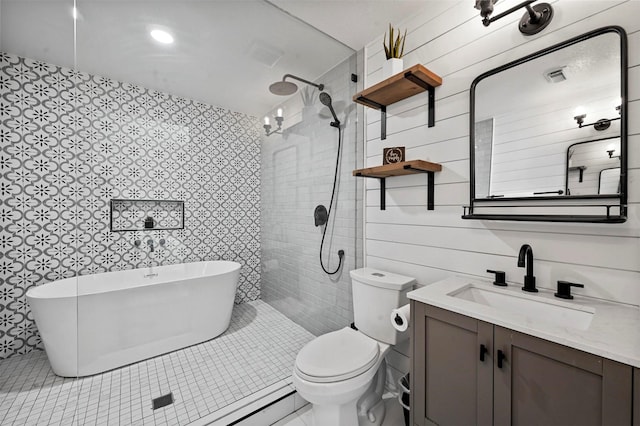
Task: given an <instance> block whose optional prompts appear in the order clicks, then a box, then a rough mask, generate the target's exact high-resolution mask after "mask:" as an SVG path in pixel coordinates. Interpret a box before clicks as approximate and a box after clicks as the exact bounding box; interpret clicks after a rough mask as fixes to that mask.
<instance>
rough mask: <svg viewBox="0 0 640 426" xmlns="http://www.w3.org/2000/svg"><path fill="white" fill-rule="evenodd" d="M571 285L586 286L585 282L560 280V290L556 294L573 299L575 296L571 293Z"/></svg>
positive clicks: (562, 297) (556, 295)
mask: <svg viewBox="0 0 640 426" xmlns="http://www.w3.org/2000/svg"><path fill="white" fill-rule="evenodd" d="M571 287H580V288H584V284H578V283H572V282H569V281H558V292H557V293H554V296H555V297H559V298H561V299H573V296H572V295H571Z"/></svg>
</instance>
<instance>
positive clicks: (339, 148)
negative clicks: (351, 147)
mask: <svg viewBox="0 0 640 426" xmlns="http://www.w3.org/2000/svg"><path fill="white" fill-rule="evenodd" d="M337 127H338V153H337V154H336V168H335V171H334V173H333V189H331V201H329V211H328V212H327V223H326V224H325V225H324V229H323V230H322V241H321V242H320V266H321V267H322V270H323V271H324V272H325V273H326V274H327V275H335V274H337V273H338V271H340V268H342V260H343V258H344V250H338V257H339V259H340V261H339V263H338V266H337V267H336V269H335V270H334V271H330V270H328V269H327V268H325V266H324V263H323V261H322V248H323V246H324V238H325V235H326V234H327V228H328V227H329V218H330V217H331V208H332V207H333V199H334V197H335V195H336V183H337V181H338V168H339V167H340V154H341V152H342V129H341V128H340V125H338V126H337Z"/></svg>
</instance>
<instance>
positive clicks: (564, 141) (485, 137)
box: [463, 26, 627, 223]
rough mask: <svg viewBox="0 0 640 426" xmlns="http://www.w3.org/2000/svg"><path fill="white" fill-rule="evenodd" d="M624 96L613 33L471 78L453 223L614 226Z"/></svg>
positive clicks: (622, 176) (621, 172)
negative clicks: (466, 187)
mask: <svg viewBox="0 0 640 426" xmlns="http://www.w3.org/2000/svg"><path fill="white" fill-rule="evenodd" d="M626 94H627V40H626V34H625V32H624V30H623V29H622V28H620V27H615V26H611V27H605V28H600V29H597V30H594V31H591V32H589V33H586V34H583V35H581V36H578V37H574V38H572V39H569V40H567V41H565V42H563V43H559V44H556V45H554V46H551V47H549V48H547V49H543V50H541V51H539V52H536V53H533V54H531V55H528V56H526V57H524V58H521V59H519V60H516V61H513V62H510V63H508V64H505V65H503V66H501V67H498V68H496V69H493V70H491V71H488V72H486V73H484V74H482V75H480V76H478V77H477V78H476V79H475V80H474V81H473V84H472V85H471V114H470V117H471V120H470V135H471V138H470V185H471V188H470V194H471V200H470V205H469V206H467V207H465V212H464V215H463V218H465V219H498V220H531V221H556V222H616V223H619V222H624V221H625V220H626V203H627V196H626V183H627V182H626V169H627V166H626V162H627V158H626V157H627V156H626V152H627V131H626V129H627V117H626V110H627V105H626ZM609 151H611V153H609Z"/></svg>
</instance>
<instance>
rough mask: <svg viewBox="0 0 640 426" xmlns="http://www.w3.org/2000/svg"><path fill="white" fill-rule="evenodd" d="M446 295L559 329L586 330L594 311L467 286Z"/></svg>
mask: <svg viewBox="0 0 640 426" xmlns="http://www.w3.org/2000/svg"><path fill="white" fill-rule="evenodd" d="M448 295H449V296H452V297H455V298H458V299H462V300H467V301H470V302H475V303H478V304H481V305H484V306H489V307H491V308H494V309H497V310H500V311H503V312H508V313H514V314H519V315H524V316H525V317H527V320H529V321H531V322H533V323H535V322H536V321H542V322H545V323H549V322H551V323H553V324H555V325H557V326H560V327H571V328H576V329H579V330H586V329H588V328H589V324H591V320H592V319H593V314H594V313H595V309H593V308H589V307H585V306H575V307H574V306H569V305H568V303H566V302H565V303H563V302H555V301H553V300H546V299H538V298H537V297H536V296H527V295H524V294H522V295H520V294H517V293H514V292H510V291H506V290H499V289H493V288H487V287H482V286H479V285H475V284H468V285H466V286H464V287H462V288H459V289H457V290H455V291H452V292H451V293H448Z"/></svg>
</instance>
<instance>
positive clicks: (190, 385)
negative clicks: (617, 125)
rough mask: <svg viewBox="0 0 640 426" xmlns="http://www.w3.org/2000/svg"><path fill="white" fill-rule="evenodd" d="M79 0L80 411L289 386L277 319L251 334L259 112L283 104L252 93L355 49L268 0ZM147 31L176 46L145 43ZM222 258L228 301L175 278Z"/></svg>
mask: <svg viewBox="0 0 640 426" xmlns="http://www.w3.org/2000/svg"><path fill="white" fill-rule="evenodd" d="M76 6H77V12H78V21H77V69H78V79H79V84H78V90H79V92H80V93H81V105H80V106H79V113H80V115H81V116H82V122H81V127H80V129H79V133H78V134H79V135H80V137H81V138H80V139H81V141H82V145H81V150H80V152H79V156H78V158H79V159H80V163H81V168H80V170H81V173H80V176H79V181H80V182H81V183H82V194H83V196H82V198H81V200H80V211H81V217H82V218H83V220H82V222H80V225H79V231H80V235H81V238H80V246H79V252H80V256H81V259H82V262H81V269H80V275H81V277H80V283H79V288H80V292H81V295H82V296H81V297H80V300H79V302H78V312H79V314H78V321H79V324H80V330H79V337H78V340H79V350H78V359H79V363H80V376H85V375H86V374H92V376H91V377H88V378H86V379H83V381H82V386H81V389H80V393H81V403H80V407H79V412H80V413H83V415H84V416H85V418H87V419H93V418H95V417H98V418H99V417H101V416H104V415H107V416H109V418H110V419H111V416H112V415H114V416H118V419H117V421H118V422H119V423H120V424H132V423H133V424H135V423H142V422H144V423H145V424H146V423H147V422H150V423H153V422H167V421H168V422H169V423H175V424H187V423H189V422H193V421H196V420H199V419H205V420H206V421H210V420H215V419H216V418H218V417H219V416H220V415H221V414H220V412H222V411H225V410H227V412H230V410H232V408H233V407H235V406H239V405H238V404H240V405H242V404H246V403H247V398H251V397H252V395H253V394H255V393H256V392H258V391H264V390H265V389H270V388H271V387H272V386H276V385H277V383H278V382H282V381H285V382H286V380H287V378H288V377H289V376H290V373H291V365H292V360H291V362H288V361H287V362H286V363H285V364H283V365H279V364H278V365H276V364H272V362H281V363H282V359H287V358H286V357H291V356H295V352H293V351H294V350H295V349H294V350H292V351H289V352H291V353H287V354H286V356H284V355H282V354H281V352H278V351H279V350H280V351H282V350H283V347H280V346H279V345H278V344H277V343H275V342H276V340H275V339H277V338H279V337H280V336H279V335H278V334H280V333H279V329H277V328H273V329H270V328H268V327H263V328H258V329H254V328H252V327H254V326H255V323H256V322H257V321H256V320H255V317H256V316H257V315H258V313H256V312H257V311H260V309H258V308H256V307H255V306H254V305H250V303H251V302H254V301H256V300H257V299H259V298H260V289H261V273H262V266H261V262H260V259H261V250H260V235H261V234H260V230H261V226H262V225H261V223H262V219H261V209H260V205H261V194H260V186H261V174H260V167H261V164H260V163H261V159H260V152H261V149H262V147H261V134H262V131H263V129H262V127H261V123H260V119H259V118H258V116H262V115H263V113H264V111H266V110H267V109H269V108H270V107H271V106H272V105H273V104H274V103H275V102H277V101H278V99H274V98H273V97H272V96H271V95H268V96H267V97H266V98H265V97H264V96H263V95H259V96H257V95H258V94H259V93H268V92H267V88H268V86H269V83H271V82H273V81H274V80H279V79H281V78H282V76H283V75H284V74H285V73H288V72H296V69H295V68H294V67H301V66H306V67H308V66H310V65H309V64H311V67H312V69H313V73H314V74H313V75H312V76H311V77H315V76H316V75H319V74H321V73H324V72H325V71H326V69H328V68H329V67H330V66H331V65H332V64H335V63H338V62H341V61H343V60H344V59H345V58H347V57H349V56H350V55H351V54H352V53H353V52H352V51H351V50H350V49H348V48H346V47H345V46H342V45H340V44H339V43H336V42H335V40H333V39H331V38H329V37H327V36H326V35H324V34H322V33H320V32H318V31H317V30H315V29H314V28H312V27H310V26H308V25H306V24H304V23H302V22H301V21H299V20H297V19H295V18H292V17H291V16H289V15H288V14H286V13H284V12H283V11H281V10H280V9H278V8H276V7H274V6H273V5H271V4H270V3H269V2H265V1H241V2H228V1H223V2H217V1H216V2H203V1H181V2H167V1H155V0H144V1H124V0H122V1H118V0H113V1H108V2H107V1H103V2H100V1H92V0H77V1H76ZM158 30H162V31H164V32H166V34H165V35H160V39H163V37H164V40H165V41H166V40H167V34H168V35H170V36H171V37H172V38H173V43H163V42H162V40H160V41H158V40H157V39H155V38H154V36H153V35H152V32H156V31H158ZM155 34H156V36H157V33H155ZM221 45H224V46H221ZM301 45H305V46H314V48H315V49H317V50H318V52H322V55H330V58H329V59H326V60H325V62H323V63H320V66H323V67H325V68H318V67H319V65H318V62H317V58H315V57H317V56H322V55H319V54H317V53H314V52H309V53H308V56H309V59H307V58H302V59H301V58H299V57H297V56H296V55H295V54H293V52H291V53H290V52H288V49H293V48H294V47H295V48H296V49H299V48H300V46H301ZM223 47H224V48H227V49H228V51H229V52H230V56H228V57H227V56H226V55H222V54H221V53H219V50H220V49H221V48H223ZM221 56H224V57H221ZM323 57H324V56H323ZM269 61H271V62H269ZM327 64H328V65H327ZM347 68H348V67H347ZM345 72H346V69H345ZM336 95H337V92H336ZM343 95H344V96H341V97H340V98H339V99H342V100H343V107H342V108H343V109H342V110H341V112H340V113H341V114H342V113H344V110H345V109H346V108H347V105H346V104H347V97H346V96H347V95H346V94H343ZM315 96H317V93H316V94H315ZM323 120H324V119H323ZM323 123H324V121H323ZM327 126H328V124H327ZM351 128H353V127H351ZM350 131H351V130H350ZM349 167H350V166H349ZM177 202H182V203H183V204H180V203H177ZM181 215H182V216H181ZM176 218H177V219H178V220H176ZM176 223H177V224H178V225H177V226H173V224H176ZM167 227H168V228H177V229H163V228H167ZM116 228H117V229H116ZM129 229H139V230H129ZM219 260H222V261H231V262H237V263H238V264H240V271H239V278H238V282H237V289H236V288H235V284H234V288H232V291H231V292H230V296H229V295H227V296H224V295H223V294H222V293H221V294H220V295H215V296H213V297H211V296H209V295H207V293H206V292H205V291H204V290H202V291H201V290H197V289H196V290H194V289H193V288H191V287H190V284H189V283H187V282H186V278H187V276H188V275H190V274H191V275H193V274H195V273H201V272H206V271H207V270H208V268H210V267H211V265H204V264H200V263H199V262H208V261H219ZM194 265H195V269H194ZM233 290H235V292H234V291H233ZM223 296H224V297H226V298H227V299H228V301H229V303H230V306H232V307H233V311H232V314H231V320H230V326H229V329H228V331H227V332H226V333H223V334H222V335H221V336H220V337H218V338H215V339H211V338H210V337H208V338H200V340H199V341H198V342H196V344H195V345H194V342H191V341H190V340H188V339H189V338H190V337H189V336H191V335H193V334H194V333H195V334H197V330H198V329H199V327H200V326H201V325H202V324H201V323H202V321H199V320H197V318H199V316H198V315H199V314H200V311H202V310H204V311H217V310H219V308H218V304H219V303H221V302H220V300H222V299H224V297H223ZM234 303H235V305H234ZM213 326H214V327H216V326H217V325H215V324H213ZM225 328H226V327H223V330H221V331H224V329H225ZM250 330H253V331H250ZM255 330H260V331H255ZM302 331H304V330H302ZM307 334H308V333H307ZM239 336H243V337H239ZM294 337H295V336H294ZM259 339H263V340H264V341H263V342H262V343H261V341H260V340H259ZM203 340H205V342H204V343H200V342H202V341H203ZM187 341H188V342H190V343H187V344H184V342H187ZM299 341H300V340H298V341H297V342H296V343H299ZM285 349H286V348H285ZM85 368H86V370H85ZM98 370H100V371H98ZM94 373H95V374H94ZM276 387H277V386H276ZM96 389H100V390H99V391H98V390H96ZM101 394H109V395H110V397H109V398H100V395H101ZM263 394H264V392H263ZM234 404H235V405H234ZM105 413H113V414H105Z"/></svg>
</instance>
